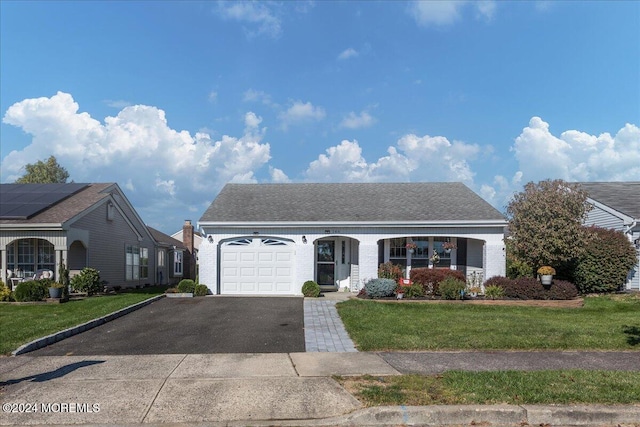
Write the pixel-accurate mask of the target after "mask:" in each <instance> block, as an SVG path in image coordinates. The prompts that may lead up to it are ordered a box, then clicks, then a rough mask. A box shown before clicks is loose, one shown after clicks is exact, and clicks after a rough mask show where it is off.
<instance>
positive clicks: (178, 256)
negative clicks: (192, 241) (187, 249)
mask: <svg viewBox="0 0 640 427" xmlns="http://www.w3.org/2000/svg"><path fill="white" fill-rule="evenodd" d="M173 275H174V276H182V251H175V252H174V253H173Z"/></svg>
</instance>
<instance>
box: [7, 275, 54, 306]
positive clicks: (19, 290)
mask: <svg viewBox="0 0 640 427" xmlns="http://www.w3.org/2000/svg"><path fill="white" fill-rule="evenodd" d="M48 294H49V289H48V287H47V286H45V285H44V284H43V283H41V282H40V280H28V281H26V282H20V283H18V286H16V290H15V292H14V298H15V299H16V301H18V302H25V301H42V300H43V299H45V298H46V296H47V295H48Z"/></svg>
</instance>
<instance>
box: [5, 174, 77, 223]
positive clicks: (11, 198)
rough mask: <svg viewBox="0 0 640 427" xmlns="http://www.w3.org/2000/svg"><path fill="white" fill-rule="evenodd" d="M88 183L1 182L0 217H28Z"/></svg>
mask: <svg viewBox="0 0 640 427" xmlns="http://www.w3.org/2000/svg"><path fill="white" fill-rule="evenodd" d="M87 185H88V184H80V183H75V182H72V183H68V184H1V185H0V219H29V218H31V217H33V216H34V215H36V214H38V213H40V212H42V211H43V210H45V209H47V208H49V207H51V206H53V205H55V204H57V203H60V202H61V201H63V200H65V199H66V198H68V197H70V196H72V195H74V194H75V193H77V192H78V191H80V190H82V189H83V188H85V187H86V186H87Z"/></svg>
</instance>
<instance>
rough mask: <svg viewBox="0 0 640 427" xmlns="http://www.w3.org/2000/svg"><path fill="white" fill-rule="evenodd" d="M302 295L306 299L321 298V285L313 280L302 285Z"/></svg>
mask: <svg viewBox="0 0 640 427" xmlns="http://www.w3.org/2000/svg"><path fill="white" fill-rule="evenodd" d="M302 295H304V296H305V297H311V298H318V297H319V296H320V285H318V284H317V283H316V282H314V281H313V280H307V281H306V282H304V283H303V284H302Z"/></svg>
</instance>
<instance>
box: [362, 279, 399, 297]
mask: <svg viewBox="0 0 640 427" xmlns="http://www.w3.org/2000/svg"><path fill="white" fill-rule="evenodd" d="M396 285H397V284H396V281H395V280H393V279H371V280H369V281H368V282H367V283H365V284H364V289H365V291H366V293H367V295H368V296H369V297H370V298H384V297H390V296H392V295H393V293H394V292H395V290H396Z"/></svg>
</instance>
